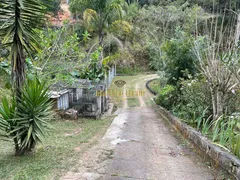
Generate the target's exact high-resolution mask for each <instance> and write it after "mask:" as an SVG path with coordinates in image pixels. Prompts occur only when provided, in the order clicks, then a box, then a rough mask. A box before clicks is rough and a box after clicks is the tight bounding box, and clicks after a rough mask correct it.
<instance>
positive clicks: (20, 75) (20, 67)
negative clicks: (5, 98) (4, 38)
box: [12, 45, 25, 95]
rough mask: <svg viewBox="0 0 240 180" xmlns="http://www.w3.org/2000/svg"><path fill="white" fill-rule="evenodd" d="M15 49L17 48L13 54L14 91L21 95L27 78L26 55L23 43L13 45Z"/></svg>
mask: <svg viewBox="0 0 240 180" xmlns="http://www.w3.org/2000/svg"><path fill="white" fill-rule="evenodd" d="M13 46H15V47H13V49H17V51H16V52H13V55H12V82H13V91H14V93H16V95H19V93H20V91H21V88H22V86H23V83H24V80H25V57H24V54H23V47H22V46H21V45H13Z"/></svg>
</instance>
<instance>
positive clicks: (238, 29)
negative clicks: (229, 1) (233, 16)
mask: <svg viewBox="0 0 240 180" xmlns="http://www.w3.org/2000/svg"><path fill="white" fill-rule="evenodd" d="M239 39H240V13H238V18H237V26H236V35H235V44H236V45H237V44H238V41H239Z"/></svg>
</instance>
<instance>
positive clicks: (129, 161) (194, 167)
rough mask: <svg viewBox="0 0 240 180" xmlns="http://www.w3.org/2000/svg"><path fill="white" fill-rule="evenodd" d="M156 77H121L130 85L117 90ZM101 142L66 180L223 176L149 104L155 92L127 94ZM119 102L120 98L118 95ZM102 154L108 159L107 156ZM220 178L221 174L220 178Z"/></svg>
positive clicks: (196, 179)
mask: <svg viewBox="0 0 240 180" xmlns="http://www.w3.org/2000/svg"><path fill="white" fill-rule="evenodd" d="M155 77H157V75H141V76H136V77H117V78H116V79H115V80H117V79H120V80H125V81H126V82H127V84H126V85H125V86H124V87H123V88H121V89H119V88H118V89H117V87H115V85H114V84H113V85H112V88H113V89H117V90H124V91H126V90H129V89H135V90H146V89H145V83H146V81H147V80H149V79H153V78H155ZM121 98H123V101H122V102H119V103H118V105H119V106H120V107H121V108H119V109H118V110H117V112H115V114H116V115H117V116H116V118H115V119H114V121H113V123H112V125H111V126H110V127H109V129H108V131H107V132H106V134H105V136H104V137H103V139H102V140H101V141H100V142H99V144H98V145H97V146H96V147H95V148H93V149H92V150H91V152H89V153H88V157H89V162H91V163H86V164H85V165H83V166H85V168H84V170H83V169H81V170H80V173H78V175H76V173H75V174H74V173H72V174H71V173H69V174H68V176H66V177H65V179H81V180H82V179H88V180H94V179H106V180H129V179H133V180H135V179H136V180H138V179H153V180H213V179H220V178H219V176H217V175H216V174H219V173H216V170H214V169H212V168H209V167H208V166H207V165H206V163H205V162H204V161H203V160H202V159H201V158H200V157H199V156H198V155H196V154H195V153H194V152H193V150H192V149H189V148H188V147H186V145H185V144H186V141H183V140H180V138H179V135H177V133H176V132H175V130H174V129H173V127H172V126H171V125H170V124H169V123H168V122H166V121H165V120H163V119H162V118H161V116H159V114H158V113H156V112H155V110H154V108H152V107H151V104H152V103H153V102H152V101H151V95H150V94H149V93H147V92H146V93H145V95H144V96H140V97H135V98H131V97H127V95H126V94H123V96H122V97H121ZM118 100H119V99H118ZM103 155H104V157H103ZM217 177H218V178H217Z"/></svg>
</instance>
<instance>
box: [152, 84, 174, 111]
mask: <svg viewBox="0 0 240 180" xmlns="http://www.w3.org/2000/svg"><path fill="white" fill-rule="evenodd" d="M176 99H177V92H176V88H175V87H174V86H172V85H166V86H165V87H163V88H162V89H161V90H160V92H159V94H158V96H157V98H156V100H155V101H156V103H157V104H158V105H161V106H163V107H164V108H166V109H169V110H170V109H171V108H172V107H173V105H174V104H175V103H176Z"/></svg>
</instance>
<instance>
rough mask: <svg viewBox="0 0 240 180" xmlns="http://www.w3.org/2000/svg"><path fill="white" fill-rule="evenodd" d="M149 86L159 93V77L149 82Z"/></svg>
mask: <svg viewBox="0 0 240 180" xmlns="http://www.w3.org/2000/svg"><path fill="white" fill-rule="evenodd" d="M149 87H150V88H151V89H152V90H153V91H154V92H156V93H159V91H160V81H159V80H158V79H155V80H153V81H151V82H150V83H149Z"/></svg>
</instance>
